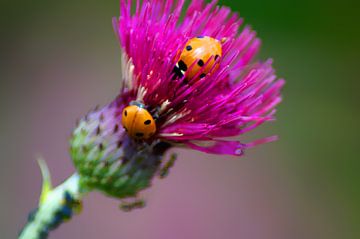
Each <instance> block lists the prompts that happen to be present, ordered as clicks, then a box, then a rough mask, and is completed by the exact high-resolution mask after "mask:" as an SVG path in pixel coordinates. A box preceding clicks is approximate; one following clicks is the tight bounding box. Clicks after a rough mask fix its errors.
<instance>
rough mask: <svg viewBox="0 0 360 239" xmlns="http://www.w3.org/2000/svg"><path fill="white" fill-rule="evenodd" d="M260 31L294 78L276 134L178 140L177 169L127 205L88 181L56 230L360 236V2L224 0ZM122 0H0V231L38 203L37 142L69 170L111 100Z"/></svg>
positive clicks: (16, 225)
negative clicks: (71, 147) (141, 202)
mask: <svg viewBox="0 0 360 239" xmlns="http://www.w3.org/2000/svg"><path fill="white" fill-rule="evenodd" d="M220 3H221V4H224V5H228V6H231V7H232V9H233V10H234V11H237V12H239V13H240V15H241V16H242V17H243V18H245V23H246V24H250V25H251V26H253V28H254V29H255V30H256V31H257V33H258V36H259V37H260V38H261V39H262V41H263V46H262V51H261V54H260V58H261V59H266V58H268V57H271V58H273V59H274V61H275V63H274V65H275V68H276V70H277V74H278V75H279V76H280V77H284V78H285V79H286V80H287V84H286V86H285V89H284V91H283V94H284V101H283V103H282V104H281V105H280V107H279V110H278V114H277V118H278V121H276V122H275V123H271V124H268V125H266V126H264V127H262V128H260V129H257V130H256V132H254V133H251V134H250V135H248V136H245V137H243V138H242V139H244V140H245V141H246V140H250V139H252V138H254V137H262V136H266V135H271V134H278V135H279V136H280V140H279V141H278V142H275V143H271V144H267V145H264V146H260V147H258V148H256V149H252V150H249V151H248V152H247V154H246V156H245V158H244V159H245V160H239V159H237V158H232V157H231V158H230V159H229V160H226V159H227V158H228V157H225V156H222V157H217V156H211V155H206V154H202V153H197V152H191V151H187V150H177V151H178V152H179V154H180V160H178V162H177V165H176V166H175V168H174V169H173V171H172V173H171V174H170V176H169V178H167V179H166V180H164V181H162V182H159V181H156V183H155V184H154V187H153V188H152V189H150V190H149V192H146V198H148V201H149V205H148V207H146V208H145V209H143V210H139V211H136V212H132V213H130V214H126V213H123V212H120V211H119V210H117V202H116V201H115V200H112V199H108V198H105V197H103V196H102V195H100V194H99V193H94V194H91V195H89V197H88V198H86V200H85V211H84V213H83V214H82V215H80V216H78V217H76V218H74V220H73V221H72V222H71V223H69V224H66V225H64V226H62V227H61V228H60V229H58V230H57V231H55V232H54V233H53V234H52V235H51V237H50V238H87V239H90V238H169V237H170V238H225V237H229V238H251V239H257V238H259V239H260V238H271V239H272V238H274V239H275V238H276V239H278V238H293V239H295V238H317V239H320V238H324V239H332V238H334V239H335V238H346V239H352V238H354V239H355V238H360V228H359V225H360V203H359V202H360V173H359V172H360V160H359V156H356V155H358V149H359V133H360V130H359V126H358V123H359V122H360V107H359V103H360V94H359V90H360V83H359V82H360V78H359V75H360V60H359V55H360V54H359V53H360V27H359V25H360V21H359V17H360V15H359V10H360V3H359V1H350V0H344V1H321V0H314V1H298V2H292V1H284V0H272V1H265V0H253V1H230V0H226V1H220ZM118 9H119V3H118V1H117V0H106V1H94V0H88V1H85V0H73V1H66V0H65V1H40V0H34V1H10V0H1V1H0V36H1V37H0V109H1V111H0V116H1V117H0V152H1V154H0V160H1V163H2V164H1V165H2V166H1V167H0V185H1V193H0V235H1V238H14V235H16V233H17V232H18V230H19V229H20V228H21V226H22V225H23V224H24V223H25V219H26V214H27V212H28V211H29V210H30V209H31V208H33V207H35V206H36V203H37V198H38V195H39V192H40V183H41V178H40V173H39V170H38V168H37V165H36V162H35V156H36V155H38V154H41V155H43V156H44V157H45V158H46V160H47V162H48V164H49V166H50V170H51V171H52V174H53V178H54V181H55V183H60V182H61V180H64V179H65V178H66V177H67V176H69V175H70V174H71V173H72V172H73V170H74V169H73V166H72V164H71V161H70V160H69V157H68V153H67V147H68V146H67V139H68V138H69V135H70V132H71V130H72V128H73V127H74V123H75V120H76V119H77V118H79V117H81V116H82V115H83V114H84V113H86V111H87V110H89V109H91V108H92V107H94V106H95V105H97V104H105V103H107V102H109V101H110V100H111V99H113V98H114V96H115V95H116V93H117V90H118V86H119V80H120V49H119V46H118V43H117V40H116V38H115V36H114V34H113V30H112V24H111V18H112V17H113V16H118V15H119V10H118Z"/></svg>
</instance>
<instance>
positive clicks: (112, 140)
mask: <svg viewBox="0 0 360 239" xmlns="http://www.w3.org/2000/svg"><path fill="white" fill-rule="evenodd" d="M184 2H185V1H184V0H179V1H173V0H167V1H165V2H164V1H160V0H146V1H140V0H137V1H136V4H135V5H132V4H131V1H130V0H121V1H120V17H119V18H118V19H116V18H115V19H114V20H113V25H114V28H115V32H116V35H117V36H118V39H119V41H120V46H121V49H122V74H123V76H122V80H121V85H120V92H119V95H118V96H117V97H116V98H115V100H114V101H112V102H110V103H109V104H108V105H105V106H104V107H102V108H96V109H94V110H93V111H91V112H89V113H88V114H87V115H86V116H85V117H84V118H82V119H81V120H80V121H79V123H78V124H77V127H76V128H75V130H74V131H73V134H72V137H71V140H70V155H71V158H72V160H73V162H74V165H75V167H76V170H77V172H76V173H75V174H74V175H73V176H72V177H70V178H69V179H68V180H67V181H65V182H64V183H63V184H62V185H60V186H58V187H57V188H55V189H52V187H51V183H50V176H49V173H48V172H47V170H45V169H44V168H45V167H44V166H43V167H42V172H43V175H44V184H43V193H42V196H41V200H40V203H39V209H37V210H36V211H35V213H32V214H31V216H30V217H29V222H28V224H27V226H26V227H25V228H24V230H23V231H22V233H21V235H20V238H21V239H23V238H46V237H47V235H48V232H49V231H50V230H51V229H53V228H54V227H56V226H58V225H59V224H60V223H61V222H63V221H65V220H66V219H68V218H70V217H71V215H72V212H73V211H74V212H76V209H77V208H78V205H80V204H81V198H82V197H83V196H84V195H85V193H86V192H88V191H91V190H95V189H96V190H100V191H102V192H104V193H105V194H107V195H109V196H112V197H115V198H119V199H121V200H124V199H127V198H135V201H133V202H125V203H124V202H123V204H122V209H124V210H130V209H132V208H135V207H143V206H144V203H143V201H142V200H141V199H140V198H139V195H138V193H139V192H140V191H141V190H142V189H144V188H146V187H149V186H150V185H151V181H152V179H153V178H154V176H155V175H159V176H160V177H165V176H166V175H167V173H168V171H169V168H170V167H171V166H173V164H174V161H175V157H173V156H172V157H171V158H170V159H169V160H166V159H165V158H164V154H165V152H167V150H168V149H169V148H171V147H174V146H180V147H188V148H191V149H195V150H199V151H202V152H206V153H213V154H229V155H238V156H241V155H243V152H244V150H245V149H246V148H249V147H252V146H255V145H257V144H259V143H265V142H269V141H273V140H275V139H276V137H274V136H272V137H268V138H264V139H260V140H257V141H254V142H250V143H242V142H240V141H238V140H235V139H234V138H236V137H238V136H240V135H243V134H244V133H246V132H248V131H250V130H253V129H255V128H256V127H257V126H259V125H261V124H262V123H264V122H266V121H270V120H273V119H274V114H275V109H274V108H275V106H276V105H277V104H278V103H279V102H280V101H281V96H280V90H281V88H282V86H283V84H284V80H277V78H276V76H275V74H274V70H273V68H272V66H271V63H272V62H271V60H266V61H264V62H262V61H256V60H254V58H255V56H256V54H257V52H258V51H259V48H260V40H259V39H258V38H257V37H256V34H255V32H254V31H252V30H251V28H250V27H248V26H245V27H243V28H241V25H242V19H240V18H239V17H238V15H237V14H236V13H233V12H231V10H230V9H229V8H227V7H218V6H216V4H217V1H212V2H210V3H208V4H206V3H205V2H204V1H203V0H193V1H192V2H191V4H190V6H189V7H188V8H187V10H186V12H185V13H184V15H182V13H183V10H182V9H183V5H184ZM181 19H182V20H181ZM199 39H204V40H199ZM203 41H207V44H208V45H206V47H205V44H204V45H201V44H200V47H199V46H195V45H193V43H194V42H195V43H198V42H203ZM195 43H194V44H195ZM197 47H198V48H197ZM204 49H205V50H204ZM192 51H194V52H192ZM199 51H200V52H202V54H203V55H202V56H204V58H203V59H202V58H201V59H198V58H197V56H198V53H199ZM184 52H185V53H186V54H185V53H184ZM187 53H189V54H190V55H189V54H187ZM205 56H206V57H205ZM193 58H194V59H193ZM128 107H130V108H131V109H132V110H135V111H134V112H135V113H133V115H132V116H133V117H132V118H124V117H128V116H127V110H126V109H129V108H128ZM140 111H141V112H143V113H141V114H140V113H139V112H140ZM135 116H138V117H135ZM129 117H130V116H129ZM139 117H140V118H139ZM142 117H145V118H142ZM146 117H149V119H147V118H146ZM129 122H130V123H129ZM138 123H139V124H140V126H139V128H141V129H142V130H146V129H147V128H146V127H150V126H151V130H150V131H149V132H147V134H145V133H144V132H136V131H134V130H133V128H134V127H135V126H136V124H138ZM126 124H129V125H126ZM134 125H135V126H134ZM128 127H130V128H128ZM136 127H137V126H136ZM136 129H137V128H136ZM69 198H70V199H71V200H69ZM74 202H76V203H74Z"/></svg>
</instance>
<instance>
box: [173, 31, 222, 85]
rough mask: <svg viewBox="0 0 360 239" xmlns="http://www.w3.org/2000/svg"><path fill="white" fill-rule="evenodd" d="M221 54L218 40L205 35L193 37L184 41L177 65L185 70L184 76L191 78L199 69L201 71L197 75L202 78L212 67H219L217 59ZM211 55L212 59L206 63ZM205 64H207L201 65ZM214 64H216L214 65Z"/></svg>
mask: <svg viewBox="0 0 360 239" xmlns="http://www.w3.org/2000/svg"><path fill="white" fill-rule="evenodd" d="M221 55H222V47H221V43H220V41H218V40H216V39H214V38H212V37H207V36H204V37H201V36H200V37H195V38H192V39H190V40H189V41H187V42H186V46H185V48H184V49H183V51H182V52H181V55H180V60H179V61H178V67H179V68H180V70H181V71H183V72H185V77H186V78H189V79H191V78H193V77H194V76H195V75H196V74H197V73H198V72H199V71H201V72H202V73H201V74H200V75H199V77H200V78H203V77H205V76H206V75H207V74H208V73H211V72H210V71H211V70H212V69H213V70H216V69H217V68H218V67H219V64H218V61H217V60H218V58H219V57H221ZM211 57H212V59H211V60H210V62H209V63H207V62H208V60H209V59H210V58H211ZM194 62H196V63H194ZM205 64H207V65H206V66H205V67H203V66H204V65H205ZM215 64H216V66H214V65H215ZM213 67H214V68H213Z"/></svg>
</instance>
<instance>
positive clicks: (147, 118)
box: [121, 105, 156, 139]
mask: <svg viewBox="0 0 360 239" xmlns="http://www.w3.org/2000/svg"><path fill="white" fill-rule="evenodd" d="M121 123H122V125H123V127H124V129H125V131H126V132H127V134H128V135H129V136H130V137H131V138H134V139H148V138H150V137H151V136H153V135H154V134H155V132H156V124H155V121H154V118H153V117H152V116H151V114H150V113H149V111H147V110H146V109H144V108H143V107H139V106H137V105H130V106H127V107H126V108H124V110H123V112H122V118H121Z"/></svg>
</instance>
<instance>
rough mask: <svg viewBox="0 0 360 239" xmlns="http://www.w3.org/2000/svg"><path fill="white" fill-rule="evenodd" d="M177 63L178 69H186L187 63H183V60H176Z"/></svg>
mask: <svg viewBox="0 0 360 239" xmlns="http://www.w3.org/2000/svg"><path fill="white" fill-rule="evenodd" d="M178 65H179V69H180V70H183V71H186V70H187V65H186V64H185V62H183V61H182V60H180V61H179V62H178Z"/></svg>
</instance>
